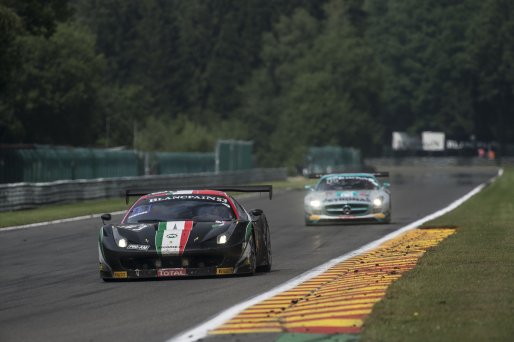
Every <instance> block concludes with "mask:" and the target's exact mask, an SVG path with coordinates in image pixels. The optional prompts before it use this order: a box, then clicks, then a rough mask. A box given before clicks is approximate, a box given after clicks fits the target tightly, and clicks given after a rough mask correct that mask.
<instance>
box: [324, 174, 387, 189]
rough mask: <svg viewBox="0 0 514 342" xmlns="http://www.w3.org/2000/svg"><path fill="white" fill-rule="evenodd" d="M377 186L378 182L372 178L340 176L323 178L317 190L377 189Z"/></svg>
mask: <svg viewBox="0 0 514 342" xmlns="http://www.w3.org/2000/svg"><path fill="white" fill-rule="evenodd" d="M377 188H378V184H377V183H376V181H375V180H374V179H372V178H368V177H350V176H338V177H328V178H323V179H321V180H320V182H319V183H318V185H317V187H316V190H318V191H332V190H335V191H337V190H375V189H377Z"/></svg>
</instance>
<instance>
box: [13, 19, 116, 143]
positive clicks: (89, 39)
mask: <svg viewBox="0 0 514 342" xmlns="http://www.w3.org/2000/svg"><path fill="white" fill-rule="evenodd" d="M19 48H20V55H21V57H22V58H21V64H22V66H21V70H20V73H19V74H18V75H17V76H18V77H17V80H16V84H15V86H16V91H15V94H14V101H13V108H14V109H13V110H14V113H15V115H16V117H17V118H19V120H20V122H21V123H22V125H23V130H24V134H23V136H22V137H21V139H19V140H20V141H21V142H27V143H29V142H30V143H33V142H37V143H49V144H71V145H87V144H90V143H91V142H94V141H95V140H96V136H97V134H98V126H99V120H98V119H99V116H100V111H101V108H99V97H98V89H99V88H100V87H101V85H102V73H103V72H104V71H105V67H106V65H105V59H104V58H103V56H102V55H99V54H97V53H96V52H95V38H94V36H93V35H91V34H90V33H89V32H88V31H87V30H85V29H83V28H81V27H79V26H77V25H73V24H60V25H58V26H57V29H56V32H55V34H54V35H52V36H51V37H50V38H48V39H47V38H45V37H43V36H31V35H28V36H23V37H20V38H19Z"/></svg>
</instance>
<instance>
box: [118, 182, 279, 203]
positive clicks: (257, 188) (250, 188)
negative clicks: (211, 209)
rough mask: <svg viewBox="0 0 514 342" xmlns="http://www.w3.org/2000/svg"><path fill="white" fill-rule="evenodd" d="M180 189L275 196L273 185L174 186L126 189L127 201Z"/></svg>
mask: <svg viewBox="0 0 514 342" xmlns="http://www.w3.org/2000/svg"><path fill="white" fill-rule="evenodd" d="M180 190H216V191H223V192H229V191H230V192H267V193H269V199H271V198H272V197H273V186H272V185H213V186H200V187H194V186H183V187H173V188H171V189H168V190H163V189H162V188H160V189H143V190H139V189H138V190H125V202H126V203H127V204H128V202H129V198H130V197H141V196H145V195H148V194H151V193H156V192H165V191H180Z"/></svg>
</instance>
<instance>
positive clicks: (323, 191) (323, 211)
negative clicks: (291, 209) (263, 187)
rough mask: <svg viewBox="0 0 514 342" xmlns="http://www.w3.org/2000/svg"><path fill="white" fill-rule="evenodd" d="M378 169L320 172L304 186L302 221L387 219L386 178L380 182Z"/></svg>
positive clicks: (387, 197)
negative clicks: (374, 170) (317, 177)
mask: <svg viewBox="0 0 514 342" xmlns="http://www.w3.org/2000/svg"><path fill="white" fill-rule="evenodd" d="M388 176H389V174H388V173H387V172H382V173H338V174H329V175H325V176H322V177H321V178H320V180H319V181H318V183H317V184H316V185H315V186H314V187H307V189H308V190H309V193H308V194H307V195H306V196H305V200H304V207H305V224H306V225H314V224H316V223H328V222H348V221H357V220H360V221H366V220H367V221H374V222H383V223H389V222H391V192H390V189H389V182H380V181H379V180H378V179H377V177H388Z"/></svg>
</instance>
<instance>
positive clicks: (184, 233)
mask: <svg viewBox="0 0 514 342" xmlns="http://www.w3.org/2000/svg"><path fill="white" fill-rule="evenodd" d="M191 229H193V221H186V222H184V230H183V231H182V236H181V237H180V245H179V247H180V250H179V255H182V254H183V253H184V249H185V248H186V244H187V240H189V235H190V234H191Z"/></svg>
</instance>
